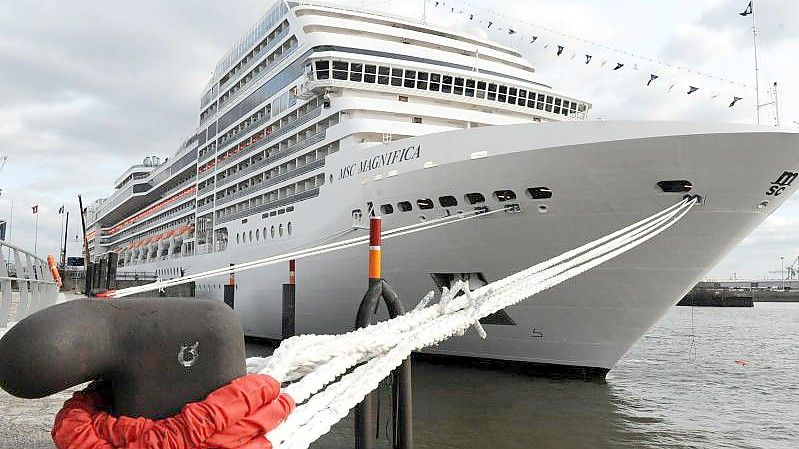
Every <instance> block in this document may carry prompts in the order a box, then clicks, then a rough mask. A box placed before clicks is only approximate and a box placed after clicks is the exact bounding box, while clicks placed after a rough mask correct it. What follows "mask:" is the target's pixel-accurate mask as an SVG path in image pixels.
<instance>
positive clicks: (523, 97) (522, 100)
mask: <svg viewBox="0 0 799 449" xmlns="http://www.w3.org/2000/svg"><path fill="white" fill-rule="evenodd" d="M526 101H527V91H526V90H522V89H519V101H518V102H517V103H516V104H518V105H519V106H524V103H525V102H526Z"/></svg>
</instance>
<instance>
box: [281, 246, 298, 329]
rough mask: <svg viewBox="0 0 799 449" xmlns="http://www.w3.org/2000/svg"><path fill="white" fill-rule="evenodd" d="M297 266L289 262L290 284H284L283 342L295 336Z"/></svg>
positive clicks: (293, 262)
mask: <svg viewBox="0 0 799 449" xmlns="http://www.w3.org/2000/svg"><path fill="white" fill-rule="evenodd" d="M296 287H297V265H296V262H295V261H294V260H293V259H292V260H290V261H289V282H288V284H283V332H282V337H283V340H285V339H287V338H291V337H293V336H294V332H295V330H294V323H295V316H296Z"/></svg>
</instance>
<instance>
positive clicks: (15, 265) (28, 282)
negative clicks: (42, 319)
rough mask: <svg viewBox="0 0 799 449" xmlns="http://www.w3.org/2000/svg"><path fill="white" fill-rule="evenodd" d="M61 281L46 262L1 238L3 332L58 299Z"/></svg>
mask: <svg viewBox="0 0 799 449" xmlns="http://www.w3.org/2000/svg"><path fill="white" fill-rule="evenodd" d="M58 290H59V287H58V284H56V282H55V280H54V279H53V276H52V275H51V274H50V269H49V268H48V265H47V261H46V260H43V259H41V258H39V257H36V255H34V254H33V253H31V252H29V251H25V250H24V249H22V248H19V247H17V246H14V245H12V244H10V243H8V242H4V241H0V334H2V333H4V330H6V329H7V328H10V327H11V326H13V325H14V324H15V323H16V322H17V321H20V320H22V319H23V318H25V317H27V316H28V315H30V314H32V313H35V312H37V311H39V310H42V309H44V308H46V307H50V306H52V305H54V304H55V303H56V301H57V300H58V295H59V293H58Z"/></svg>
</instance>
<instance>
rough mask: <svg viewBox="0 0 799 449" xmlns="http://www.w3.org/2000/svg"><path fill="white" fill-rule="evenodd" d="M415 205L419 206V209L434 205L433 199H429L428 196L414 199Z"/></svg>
mask: <svg viewBox="0 0 799 449" xmlns="http://www.w3.org/2000/svg"><path fill="white" fill-rule="evenodd" d="M416 205H417V206H419V209H421V210H428V209H432V208H434V207H435V204H433V200H431V199H430V198H423V199H420V200H416Z"/></svg>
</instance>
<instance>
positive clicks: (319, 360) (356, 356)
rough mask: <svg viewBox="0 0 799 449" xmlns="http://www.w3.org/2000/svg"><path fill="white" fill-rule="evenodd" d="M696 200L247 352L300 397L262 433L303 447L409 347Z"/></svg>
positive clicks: (473, 323) (552, 282)
mask: <svg viewBox="0 0 799 449" xmlns="http://www.w3.org/2000/svg"><path fill="white" fill-rule="evenodd" d="M697 202H698V200H697V199H696V198H686V199H684V200H683V201H681V202H680V203H678V204H675V205H674V206H672V207H669V208H667V209H665V210H663V211H661V212H659V213H656V214H654V215H652V216H651V217H648V218H645V219H643V220H641V221H639V222H637V223H635V224H633V225H630V226H628V227H626V228H624V229H621V230H619V231H616V232H614V233H612V234H610V235H608V236H606V237H603V238H600V239H598V240H595V241H593V242H589V243H587V244H585V245H583V246H581V247H579V248H576V249H574V250H571V251H568V252H566V253H564V254H562V255H560V256H558V257H555V258H553V259H550V260H548V261H544V262H541V263H539V264H536V265H534V266H532V267H530V268H528V269H526V270H524V271H521V272H519V273H516V274H514V275H511V276H508V277H506V278H504V279H501V280H498V281H495V282H493V283H491V284H488V285H486V286H483V287H481V288H479V289H477V290H475V291H470V289H469V285H468V283H467V282H464V281H459V282H457V283H456V284H455V285H454V286H453V288H452V289H446V288H445V289H444V291H443V292H442V294H441V296H440V299H439V301H438V303H436V304H433V305H430V302H431V301H432V299H433V297H434V294H433V293H432V292H431V293H430V294H428V295H427V296H425V297H424V298H423V299H422V301H420V303H419V305H418V306H417V307H416V309H414V310H413V311H411V312H410V313H408V314H405V315H403V316H400V317H398V318H395V319H393V320H389V321H385V322H382V323H379V324H376V325H372V326H368V327H366V328H363V329H360V330H357V331H353V332H350V333H347V334H343V335H337V336H330V335H326V336H317V335H306V336H300V337H293V338H291V339H288V340H286V341H285V342H283V344H282V345H281V346H280V347H279V348H278V349H277V350H276V351H275V353H274V355H273V356H272V357H269V358H251V359H248V361H247V366H248V371H249V372H260V373H263V374H268V375H270V376H272V377H274V378H276V379H278V380H279V381H281V382H293V383H290V384H289V385H288V386H286V388H285V392H286V393H287V394H289V395H290V396H291V397H292V398H293V399H294V400H295V401H296V402H297V403H298V404H300V405H299V406H298V408H297V409H296V410H295V411H294V412H293V413H292V414H291V415H290V416H289V418H288V419H287V420H286V421H285V422H284V423H283V424H281V425H280V426H279V427H278V428H277V429H275V430H274V431H272V432H270V433H269V434H268V438H269V440H270V441H271V442H272V443H273V445H274V447H275V448H281V449H305V448H307V447H308V446H309V445H310V444H311V443H313V442H314V441H316V440H317V439H318V438H319V437H321V436H322V435H324V434H325V433H327V432H329V431H330V428H331V427H332V426H333V425H334V424H335V423H337V422H338V421H340V420H341V419H343V418H344V417H345V416H347V414H348V413H349V410H351V409H352V408H353V407H355V406H356V405H357V404H358V403H359V402H360V401H362V400H363V398H364V397H365V396H366V395H367V394H368V393H369V392H371V391H373V390H374V389H375V388H377V386H378V384H379V382H380V381H381V380H382V379H384V378H385V377H387V376H388V375H389V374H390V373H391V372H392V371H393V370H394V369H396V367H398V366H399V365H400V364H401V363H402V361H403V360H405V359H406V358H407V357H408V356H410V354H411V353H412V352H413V351H417V350H420V349H423V348H427V347H430V346H433V345H436V344H438V343H440V342H442V341H444V340H447V339H449V338H451V337H453V336H455V335H463V333H464V332H466V331H467V330H468V329H469V328H470V327H474V328H475V329H476V330H477V331H478V333H479V334H480V335H481V336H482V337H483V338H485V331H484V330H483V329H482V326H481V325H480V323H479V320H480V319H481V318H484V317H486V316H488V315H490V314H492V313H495V312H497V311H499V310H502V309H504V308H506V307H509V306H512V305H514V304H517V303H519V302H521V301H523V300H525V299H527V298H529V297H531V296H533V295H536V294H538V293H540V292H542V291H544V290H547V289H550V288H552V287H554V286H556V285H558V284H560V283H562V282H564V281H566V280H569V279H571V278H573V277H575V276H578V275H580V274H582V273H584V272H586V271H588V270H590V269H592V268H594V267H596V266H598V265H600V264H602V263H604V262H606V261H608V260H611V259H613V258H615V257H618V256H619V255H621V254H624V253H626V252H628V251H630V250H632V249H634V248H636V247H638V246H640V245H642V244H643V243H645V242H647V241H649V240H651V239H652V238H654V237H656V236H657V235H659V234H661V233H662V232H664V231H665V230H667V229H669V228H670V227H671V226H673V225H674V224H676V223H677V222H679V221H680V220H681V219H682V218H683V217H684V216H685V215H686V214H687V213H688V212H689V211H690V210H691V209H692V208H693V207H694V206H695V205H696V204H697ZM395 232H396V230H395ZM353 368H354V369H353Z"/></svg>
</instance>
